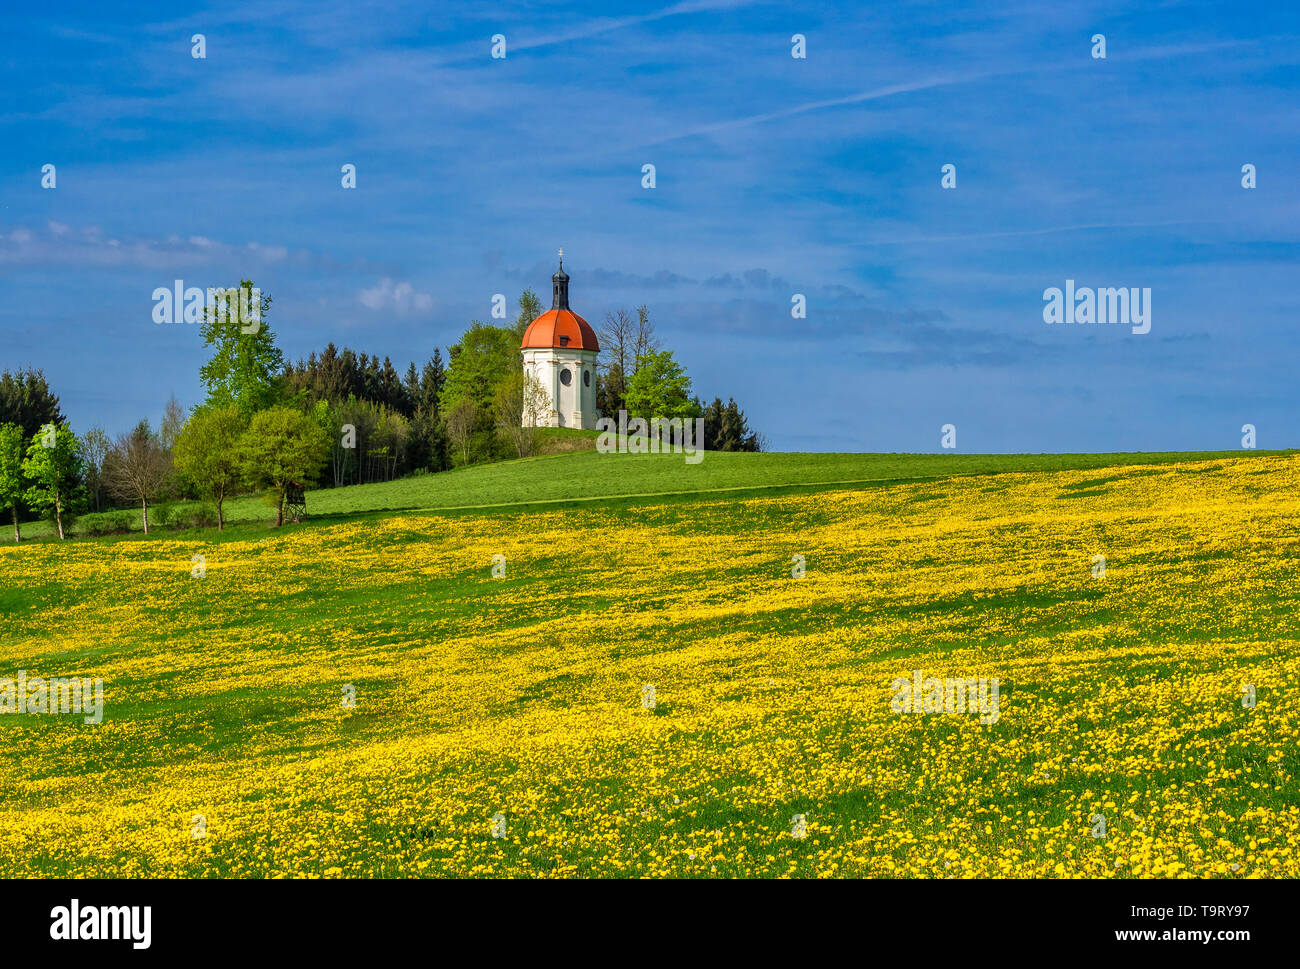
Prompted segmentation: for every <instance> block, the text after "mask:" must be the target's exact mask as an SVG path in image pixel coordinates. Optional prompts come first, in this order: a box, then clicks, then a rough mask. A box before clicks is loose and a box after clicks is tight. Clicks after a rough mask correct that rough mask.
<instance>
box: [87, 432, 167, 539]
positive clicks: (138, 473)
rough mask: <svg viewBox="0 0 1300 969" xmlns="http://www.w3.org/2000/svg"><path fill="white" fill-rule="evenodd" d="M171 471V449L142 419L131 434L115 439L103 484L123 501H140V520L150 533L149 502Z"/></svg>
mask: <svg viewBox="0 0 1300 969" xmlns="http://www.w3.org/2000/svg"><path fill="white" fill-rule="evenodd" d="M171 472H172V457H171V452H170V451H168V450H167V449H166V448H164V447H163V446H162V441H160V440H159V439H158V435H156V434H154V433H153V432H152V431H151V430H149V422H148V421H141V422H140V423H139V424H138V425H137V426H136V429H135V430H134V431H132V432H131V433H130V434H123V435H121V436H119V437H118V439H117V440H116V441H115V442H114V444H113V447H112V448H111V449H110V450H109V452H108V454H107V455H106V456H105V458H104V468H103V478H104V486H105V487H106V488H107V489H108V491H109V494H111V495H114V496H115V497H117V498H121V499H122V500H124V501H138V502H140V520H141V522H142V523H143V525H144V531H145V534H146V535H147V534H148V533H149V502H150V501H152V500H153V499H154V498H156V497H157V496H158V494H159V493H160V492H161V491H162V489H163V488H164V487H165V486H166V484H167V479H168V477H169V476H170V475H171Z"/></svg>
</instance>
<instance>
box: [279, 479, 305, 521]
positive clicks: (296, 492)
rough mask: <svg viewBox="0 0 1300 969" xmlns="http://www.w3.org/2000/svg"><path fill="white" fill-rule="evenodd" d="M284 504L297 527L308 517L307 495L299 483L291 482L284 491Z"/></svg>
mask: <svg viewBox="0 0 1300 969" xmlns="http://www.w3.org/2000/svg"><path fill="white" fill-rule="evenodd" d="M284 504H285V510H286V511H287V512H288V513H289V514H290V515H292V516H293V522H294V524H295V525H296V524H298V522H300V521H302V519H304V518H306V517H307V494H306V492H305V491H304V490H303V487H302V485H300V484H299V483H298V482H296V481H290V482H289V487H287V488H285V489H284Z"/></svg>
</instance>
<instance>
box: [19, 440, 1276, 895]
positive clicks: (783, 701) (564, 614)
mask: <svg viewBox="0 0 1300 969" xmlns="http://www.w3.org/2000/svg"><path fill="white" fill-rule="evenodd" d="M715 457H716V458H720V460H715ZM670 460H672V461H673V464H672V465H669V463H668V462H669V461H670ZM1123 460H1124V459H1119V458H1116V457H1115V456H1078V457H1064V458H1049V457H1034V458H1021V459H1017V458H1012V457H1005V458H1004V457H987V458H981V457H976V456H970V457H964V456H959V455H944V456H939V455H936V456H932V457H931V456H914V457H902V456H861V457H857V458H854V457H849V456H836V455H818V456H798V455H767V456H748V457H746V456H717V455H710V456H709V458H708V459H706V461H705V463H704V464H703V465H701V466H700V467H699V468H691V469H688V470H683V465H682V464H681V463H680V458H676V459H667V458H661V459H652V460H647V461H644V462H642V463H640V464H638V462H641V459H640V458H628V459H619V458H614V457H608V456H596V455H577V456H573V457H565V458H553V459H551V458H547V459H541V460H538V461H533V462H521V463H517V464H514V465H502V466H494V467H490V468H481V469H471V470H469V471H465V472H456V473H453V474H450V475H446V476H440V477H439V478H431V479H429V481H428V482H425V481H422V480H416V481H413V482H399V483H395V484H394V485H392V486H375V487H374V488H372V489H370V490H368V491H362V490H361V489H356V490H355V491H354V492H353V494H354V495H361V496H362V497H360V498H354V499H351V500H353V501H355V503H356V507H365V508H369V509H373V508H375V507H382V506H383V504H384V503H385V502H389V503H392V504H397V503H399V502H405V501H412V500H419V501H426V502H436V501H443V502H448V503H450V505H449V506H450V507H454V506H455V503H459V504H461V505H464V504H496V503H497V502H498V501H505V502H510V501H514V502H522V501H530V500H537V499H538V498H539V496H540V497H546V496H556V497H561V498H568V497H570V495H568V494H566V493H565V492H564V491H563V490H562V489H561V487H560V483H561V482H568V485H569V486H570V487H571V488H573V489H574V490H576V491H578V492H579V493H588V494H590V493H591V492H592V490H594V489H596V488H600V487H603V488H611V487H621V488H624V489H626V491H625V493H636V492H639V491H654V490H664V491H680V490H687V488H685V487H684V486H683V483H692V484H694V485H699V484H700V483H701V482H705V481H709V482H712V483H714V484H715V485H717V486H719V487H734V488H749V489H752V488H754V487H755V486H762V485H768V486H773V487H771V489H770V490H768V491H761V492H755V491H743V492H742V491H733V492H722V491H714V492H711V493H707V494H703V495H695V496H678V497H675V498H672V499H671V500H666V499H636V500H626V501H593V502H585V503H579V504H577V505H574V504H569V505H551V506H545V505H541V506H536V505H535V506H520V505H518V504H515V505H513V506H510V507H508V508H497V509H488V510H480V511H474V510H465V509H464V508H461V510H458V511H442V512H429V511H419V512H405V513H400V514H383V515H371V516H368V517H363V518H359V519H358V520H355V521H330V520H316V521H313V522H312V524H311V525H310V526H305V527H302V528H286V529H284V530H281V531H272V530H268V529H267V528H265V526H264V525H261V524H259V525H257V526H252V525H249V526H243V527H239V528H236V529H235V530H234V531H233V532H232V533H230V534H227V535H226V536H224V539H223V540H222V541H220V542H217V541H216V540H215V534H214V533H196V534H189V533H186V534H176V535H160V536H157V537H154V536H151V537H150V539H149V540H139V539H128V540H89V541H76V542H66V543H58V542H41V543H32V544H30V545H24V546H21V547H12V546H8V547H0V615H3V617H4V622H3V625H0V657H2V658H3V668H0V677H4V676H14V675H16V671H17V670H25V671H27V675H28V676H29V677H51V676H68V675H81V676H87V677H101V678H102V680H103V684H104V693H105V697H104V709H103V723H102V724H101V725H98V726H97V725H94V724H86V723H83V718H82V717H81V716H78V715H70V714H31V713H28V714H5V715H0V735H2V737H0V739H2V742H3V743H4V746H5V749H6V751H8V752H9V753H8V756H7V757H5V758H4V759H2V760H0V871H4V872H5V873H6V874H9V875H11V876H21V875H70V874H76V875H81V876H88V875H125V876H133V875H193V876H208V875H234V876H250V875H251V876H271V875H321V876H326V877H336V876H353V875H387V876H437V875H489V876H491V875H506V874H512V875H529V876H536V875H542V876H553V875H565V874H575V873H580V874H588V875H597V876H614V875H680V876H686V877H702V878H709V877H720V876H780V875H795V876H840V875H877V876H886V877H888V876H900V875H906V876H921V877H949V876H956V877H962V876H971V875H975V876H980V875H983V876H989V875H992V876H998V875H1019V876H1047V877H1052V876H1076V875H1086V876H1097V877H1104V876H1123V877H1132V876H1139V877H1147V876H1186V875H1198V876H1204V875H1210V876H1222V877H1253V876H1260V875H1270V876H1277V875H1284V876H1292V877H1294V876H1296V875H1300V808H1298V807H1297V805H1298V804H1300V786H1298V784H1297V769H1298V768H1300V761H1298V755H1297V750H1298V749H1300V748H1298V743H1300V721H1298V717H1297V713H1296V711H1297V710H1298V709H1300V704H1298V703H1297V701H1298V700H1300V650H1298V649H1297V648H1296V647H1297V643H1300V593H1298V592H1297V589H1300V582H1298V581H1297V580H1298V579H1300V530H1298V529H1297V526H1296V523H1297V521H1300V468H1297V462H1296V460H1295V458H1293V457H1290V456H1269V455H1260V454H1250V455H1241V454H1232V455H1230V456H1228V455H1224V456H1217V457H1215V458H1214V459H1213V460H1195V461H1186V460H1177V459H1174V458H1169V457H1150V458H1148V459H1147V460H1145V461H1142V462H1139V461H1136V460H1133V461H1129V462H1128V463H1121V462H1122V461H1123ZM1072 461H1079V462H1081V463H1082V465H1083V466H1081V467H1077V468H1072V469H1067V470H1028V468H1029V467H1031V466H1032V465H1033V464H1034V463H1037V464H1038V466H1039V467H1040V468H1046V467H1052V466H1053V463H1054V462H1055V464H1056V466H1057V467H1059V466H1060V465H1061V464H1062V463H1069V462H1072ZM981 462H985V464H984V466H983V467H982V468H981V466H980V463H981ZM1018 462H1019V464H1018V466H1017V463H1018ZM1088 462H1091V463H1088ZM1107 462H1109V463H1108V464H1107V466H1105V467H1101V465H1102V464H1106V463H1107ZM606 468H608V469H611V472H610V473H609V474H608V475H606V476H605V477H603V478H601V479H599V480H597V479H596V476H597V475H598V474H600V473H601V472H603V471H604V469H606ZM624 468H626V469H628V470H627V471H626V473H624V472H623V471H622V469H624ZM800 468H802V469H803V470H802V472H801V471H800ZM584 469H585V472H586V473H584ZM612 469H619V474H618V475H617V476H616V475H615V474H614V472H613V470H612ZM701 469H702V470H701ZM921 469H926V470H929V471H935V470H938V471H942V470H945V469H946V470H949V471H960V472H961V474H960V475H959V476H957V477H951V478H932V479H922V480H914V481H901V480H898V479H899V478H902V477H921V475H920V474H919V473H918V474H914V475H905V474H903V473H902V472H904V471H908V472H919V471H920V470H921ZM526 470H527V471H528V472H529V473H528V474H527V475H525V474H524V473H523V472H524V471H526ZM990 472H996V473H990ZM801 473H802V474H803V477H802V478H801V477H799V475H800V474H801ZM889 475H892V476H894V478H895V480H894V481H892V482H891V483H889V484H885V485H870V486H862V487H851V488H846V487H821V486H819V487H817V488H811V489H810V488H807V487H802V488H791V487H790V485H791V484H793V483H799V482H805V483H806V481H807V479H808V478H809V477H813V478H816V477H818V476H820V477H823V478H831V477H832V476H833V477H836V478H845V479H863V478H871V477H878V476H889ZM616 477H617V480H615V479H616ZM529 482H531V483H529ZM493 484H494V485H495V488H496V489H497V490H493ZM426 487H427V488H429V489H430V490H429V491H427V492H424V493H423V494H422V495H417V492H418V491H419V489H421V488H426ZM584 489H585V490H584ZM539 493H540V495H539ZM327 497H328V498H332V497H335V496H332V495H331V496H327V495H324V494H321V495H319V496H318V495H316V494H313V496H312V498H313V500H314V501H315V500H317V499H319V502H322V503H323V502H325V501H326V500H327ZM338 497H340V498H342V497H343V495H342V494H340V495H339V496H338ZM340 507H341V506H340ZM1099 554H1101V555H1104V556H1105V557H1106V562H1105V573H1104V575H1101V576H1098V575H1096V574H1095V569H1096V563H1095V560H1094V556H1096V555H1099ZM196 555H202V556H204V562H205V570H204V572H203V576H202V577H201V578H199V577H195V575H194V574H193V572H192V570H193V569H194V564H193V563H194V556H196ZM495 556H502V558H501V559H498V560H497V561H498V562H503V563H504V565H505V573H504V575H503V576H502V577H500V578H494V577H493V574H492V564H493V561H494V557H495ZM795 556H803V558H804V562H805V564H806V575H805V576H804V577H797V575H796V570H795V569H794V563H795V562H796V559H795ZM917 671H919V672H920V673H921V674H922V675H924V676H926V677H930V676H936V677H957V678H965V677H984V678H986V680H991V679H993V678H996V679H997V680H998V681H999V684H1000V687H999V689H1000V694H999V696H1000V708H999V711H998V715H997V717H996V719H995V720H994V721H993V722H990V723H981V722H980V719H979V718H978V717H976V716H974V715H970V714H961V713H939V714H914V713H906V712H903V713H900V712H895V711H894V710H893V709H892V707H891V702H892V700H893V699H895V698H896V692H895V691H896V689H897V687H896V685H895V680H896V679H898V678H903V679H907V678H909V677H911V676H912V675H913V674H914V673H915V672H917ZM647 685H653V686H654V688H655V693H656V702H655V704H654V706H653V709H645V708H644V707H643V706H642V698H643V696H644V695H645V693H644V689H645V687H646V686H647ZM1246 688H1249V691H1247V689H1246ZM350 691H351V692H350ZM349 695H354V696H355V706H348V705H346V704H345V703H344V699H345V698H346V697H348V696H349ZM1247 695H1249V696H1251V697H1253V698H1254V700H1253V701H1252V704H1251V705H1249V706H1248V705H1246V704H1245V703H1244V702H1243V699H1244V698H1245V697H1247ZM497 815H500V816H501V818H503V819H504V823H505V832H504V837H500V838H497V837H493V831H492V819H493V817H494V816H497ZM796 816H803V818H804V821H805V823H806V834H807V836H806V837H804V838H801V837H798V836H797V832H798V831H799V830H800V829H799V828H798V826H797V824H796V823H795V821H794V819H795V818H796ZM1098 816H1100V817H1102V818H1103V819H1104V820H1105V825H1106V830H1105V836H1104V837H1097V836H1095V835H1096V831H1097V821H1096V818H1097V817H1098ZM198 819H201V821H202V824H201V825H200V824H199V820H198ZM196 832H201V836H198V837H196V836H195V834H196Z"/></svg>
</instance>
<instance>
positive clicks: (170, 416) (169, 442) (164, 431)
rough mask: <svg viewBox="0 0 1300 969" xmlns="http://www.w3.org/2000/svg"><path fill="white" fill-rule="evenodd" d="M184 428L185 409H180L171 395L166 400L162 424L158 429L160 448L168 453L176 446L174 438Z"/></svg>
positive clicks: (179, 403) (173, 395) (178, 402)
mask: <svg viewBox="0 0 1300 969" xmlns="http://www.w3.org/2000/svg"><path fill="white" fill-rule="evenodd" d="M184 426H185V409H184V408H183V407H181V402H180V401H179V400H177V399H176V395H175V394H172V395H171V396H170V397H168V398H167V406H166V407H165V408H163V419H162V424H161V425H159V427H158V439H159V440H160V441H161V442H162V446H163V447H164V448H165V449H166V450H168V451H170V450H171V449H172V448H174V447H175V446H176V437H177V435H178V434H180V432H181V428H182V427H184Z"/></svg>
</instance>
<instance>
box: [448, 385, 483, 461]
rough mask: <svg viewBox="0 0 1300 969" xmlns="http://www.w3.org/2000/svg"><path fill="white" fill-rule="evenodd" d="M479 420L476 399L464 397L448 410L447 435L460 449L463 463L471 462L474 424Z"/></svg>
mask: <svg viewBox="0 0 1300 969" xmlns="http://www.w3.org/2000/svg"><path fill="white" fill-rule="evenodd" d="M477 420H478V408H477V407H476V406H475V405H474V401H472V400H470V399H469V398H468V397H463V398H461V400H460V403H458V404H457V405H456V406H455V407H453V408H452V409H451V410H450V411H448V412H447V436H448V437H449V438H451V443H452V444H453V445H454V446H455V447H456V449H457V450H458V451H460V456H461V463H462V464H468V463H469V445H470V441H471V440H472V439H473V437H474V424H475V423H476V421H477Z"/></svg>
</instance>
